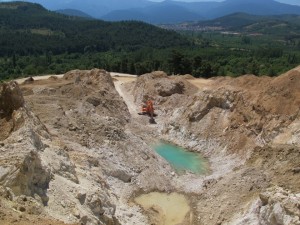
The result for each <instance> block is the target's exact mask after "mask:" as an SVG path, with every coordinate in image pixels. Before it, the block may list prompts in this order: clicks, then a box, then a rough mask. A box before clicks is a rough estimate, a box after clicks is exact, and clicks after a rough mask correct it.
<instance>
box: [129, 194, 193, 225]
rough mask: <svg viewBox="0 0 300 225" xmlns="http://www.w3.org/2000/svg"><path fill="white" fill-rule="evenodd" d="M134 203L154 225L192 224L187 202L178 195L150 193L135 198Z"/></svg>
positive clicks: (182, 196) (183, 197)
mask: <svg viewBox="0 0 300 225" xmlns="http://www.w3.org/2000/svg"><path fill="white" fill-rule="evenodd" d="M134 201H135V202H136V203H137V204H139V205H140V206H141V207H142V208H143V209H144V210H145V211H146V212H147V214H148V216H149V217H150V219H151V220H152V222H153V220H154V221H155V225H176V224H181V223H183V222H184V224H192V223H191V219H192V218H191V217H192V215H191V213H190V206H189V203H188V200H187V199H186V198H185V196H184V195H181V194H178V193H171V194H166V193H159V192H151V193H148V194H143V195H140V196H139V197H136V198H135V199H134Z"/></svg>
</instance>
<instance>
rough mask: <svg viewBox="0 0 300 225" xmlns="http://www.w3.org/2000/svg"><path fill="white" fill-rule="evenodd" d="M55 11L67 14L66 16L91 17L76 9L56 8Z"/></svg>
mask: <svg viewBox="0 0 300 225" xmlns="http://www.w3.org/2000/svg"><path fill="white" fill-rule="evenodd" d="M56 12H58V13H61V14H64V15H67V16H78V17H84V18H92V16H90V15H88V14H86V13H84V12H82V11H80V10H76V9H61V10H56Z"/></svg>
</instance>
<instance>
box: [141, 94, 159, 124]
mask: <svg viewBox="0 0 300 225" xmlns="http://www.w3.org/2000/svg"><path fill="white" fill-rule="evenodd" d="M139 115H148V116H149V117H150V119H149V123H152V124H154V123H156V122H155V120H154V116H156V114H155V113H154V107H153V101H152V100H148V101H146V103H144V104H143V105H142V109H141V112H140V113H139Z"/></svg>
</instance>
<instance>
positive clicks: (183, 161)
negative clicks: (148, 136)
mask: <svg viewBox="0 0 300 225" xmlns="http://www.w3.org/2000/svg"><path fill="white" fill-rule="evenodd" d="M153 148H154V149H155V151H156V152H157V153H158V154H159V155H160V156H162V157H163V158H165V159H166V160H167V161H168V162H169V163H170V164H171V165H172V166H173V168H174V169H175V170H176V171H177V172H178V173H181V172H184V171H190V172H193V173H197V174H199V173H204V172H205V162H204V159H203V158H202V157H201V155H200V154H198V153H193V152H188V151H186V150H184V149H183V148H180V147H178V146H175V145H171V144H167V143H160V144H158V145H155V146H153Z"/></svg>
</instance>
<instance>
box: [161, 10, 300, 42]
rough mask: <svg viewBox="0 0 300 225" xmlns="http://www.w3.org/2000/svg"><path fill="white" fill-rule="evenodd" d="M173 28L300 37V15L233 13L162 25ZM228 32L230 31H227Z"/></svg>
mask: <svg viewBox="0 0 300 225" xmlns="http://www.w3.org/2000/svg"><path fill="white" fill-rule="evenodd" d="M163 27H164V28H168V29H173V30H203V29H204V30H209V29H211V30H214V29H218V28H219V30H221V31H222V30H223V31H226V32H227V31H231V32H237V33H244V34H256V35H262V34H267V35H274V36H281V37H283V36H284V37H287V36H289V35H290V36H293V37H295V38H299V37H300V15H276V16H257V15H256V16H255V15H250V14H246V13H233V14H230V15H226V16H223V17H219V18H217V19H213V20H206V21H199V22H190V23H189V22H186V23H182V24H177V25H169V26H166V25H164V26H163ZM229 33H230V32H229Z"/></svg>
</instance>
